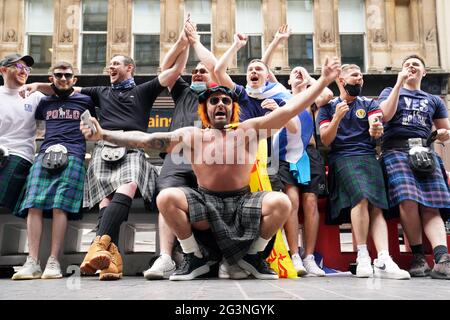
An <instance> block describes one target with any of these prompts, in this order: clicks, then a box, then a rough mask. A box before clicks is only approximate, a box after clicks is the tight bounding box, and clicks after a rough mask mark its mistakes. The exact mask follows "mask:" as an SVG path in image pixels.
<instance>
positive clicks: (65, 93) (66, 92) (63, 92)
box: [50, 83, 74, 99]
mask: <svg viewBox="0 0 450 320" xmlns="http://www.w3.org/2000/svg"><path fill="white" fill-rule="evenodd" d="M50 87H52V89H53V91H54V92H55V94H56V95H57V96H58V97H60V98H62V99H67V98H68V97H69V96H70V95H71V94H72V92H73V91H74V89H73V87H72V88H70V89H67V90H61V89H58V88H57V87H56V86H55V85H54V84H53V83H52V85H51V86H50Z"/></svg>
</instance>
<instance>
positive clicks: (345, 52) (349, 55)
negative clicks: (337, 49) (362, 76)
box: [340, 34, 364, 70]
mask: <svg viewBox="0 0 450 320" xmlns="http://www.w3.org/2000/svg"><path fill="white" fill-rule="evenodd" d="M340 39H341V60H342V63H343V64H344V63H354V64H356V65H358V66H359V67H360V68H361V70H364V35H362V34H341V35H340Z"/></svg>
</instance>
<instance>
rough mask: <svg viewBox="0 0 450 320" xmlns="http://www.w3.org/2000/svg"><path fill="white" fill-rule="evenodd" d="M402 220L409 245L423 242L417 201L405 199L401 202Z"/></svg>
mask: <svg viewBox="0 0 450 320" xmlns="http://www.w3.org/2000/svg"><path fill="white" fill-rule="evenodd" d="M400 221H401V223H402V227H403V230H404V231H405V234H406V237H407V238H408V241H409V245H410V246H415V245H418V244H422V241H423V240H422V222H421V220H420V215H419V205H418V204H417V202H415V201H411V200H405V201H402V202H401V203H400Z"/></svg>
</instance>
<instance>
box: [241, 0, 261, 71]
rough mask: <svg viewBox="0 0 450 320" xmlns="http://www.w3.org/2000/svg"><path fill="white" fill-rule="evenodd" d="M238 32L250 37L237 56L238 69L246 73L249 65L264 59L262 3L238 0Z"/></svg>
mask: <svg viewBox="0 0 450 320" xmlns="http://www.w3.org/2000/svg"><path fill="white" fill-rule="evenodd" d="M236 32H239V33H244V34H246V35H248V41H247V45H246V46H245V47H243V48H241V49H240V50H239V51H238V54H237V64H238V69H239V71H240V72H243V73H246V72H247V66H248V63H249V62H250V61H251V60H253V59H261V57H262V15H261V1H259V0H236Z"/></svg>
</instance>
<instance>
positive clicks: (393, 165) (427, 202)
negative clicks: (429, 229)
mask: <svg viewBox="0 0 450 320" xmlns="http://www.w3.org/2000/svg"><path fill="white" fill-rule="evenodd" d="M434 156H435V160H436V170H435V171H434V172H433V174H431V175H430V176H428V177H426V178H418V177H417V176H415V175H414V173H413V172H412V170H411V168H410V167H409V164H408V154H407V153H406V152H404V151H398V150H389V151H387V152H385V153H383V158H382V159H383V167H384V170H385V174H386V178H387V184H388V192H389V200H390V207H391V208H395V207H397V206H398V205H399V204H400V202H402V201H404V200H412V201H415V202H417V203H420V204H421V205H423V206H425V207H430V208H438V209H441V215H442V216H443V218H444V219H446V218H447V217H448V216H449V213H450V210H449V209H450V189H449V185H448V183H447V174H446V172H445V169H444V164H443V162H442V159H441V158H440V157H439V156H437V155H436V154H435V155H434ZM397 209H398V208H396V209H395V210H394V212H395V213H398V212H396V210H397Z"/></svg>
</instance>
